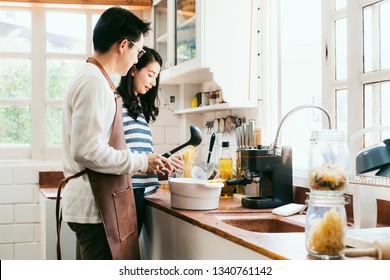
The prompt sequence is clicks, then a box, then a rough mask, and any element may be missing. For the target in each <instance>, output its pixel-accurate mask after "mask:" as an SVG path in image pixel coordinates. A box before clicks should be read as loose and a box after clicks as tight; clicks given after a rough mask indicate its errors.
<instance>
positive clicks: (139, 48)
mask: <svg viewBox="0 0 390 280" xmlns="http://www.w3.org/2000/svg"><path fill="white" fill-rule="evenodd" d="M130 43H132V44H133V45H134V46H136V47H137V49H138V59H140V58H141V56H143V55H144V54H145V53H146V51H145V50H144V49H143V48H141V47H140V46H138V45H137V44H136V43H134V42H133V41H130Z"/></svg>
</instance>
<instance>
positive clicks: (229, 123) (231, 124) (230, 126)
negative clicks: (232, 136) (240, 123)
mask: <svg viewBox="0 0 390 280" xmlns="http://www.w3.org/2000/svg"><path fill="white" fill-rule="evenodd" d="M235 127H236V117H233V116H227V117H226V120H225V130H226V131H227V132H231V131H232V130H234V129H235Z"/></svg>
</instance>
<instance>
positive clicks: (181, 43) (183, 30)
mask: <svg viewBox="0 0 390 280" xmlns="http://www.w3.org/2000/svg"><path fill="white" fill-rule="evenodd" d="M194 3H195V1H193V2H191V1H179V0H176V8H177V10H176V42H175V44H176V64H180V63H182V62H185V61H187V60H190V59H193V58H195V56H196V37H195V35H196V6H195V4H194Z"/></svg>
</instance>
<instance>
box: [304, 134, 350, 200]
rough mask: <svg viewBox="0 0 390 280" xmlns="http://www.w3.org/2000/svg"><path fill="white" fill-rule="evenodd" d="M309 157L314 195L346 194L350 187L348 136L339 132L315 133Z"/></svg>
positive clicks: (310, 179)
mask: <svg viewBox="0 0 390 280" xmlns="http://www.w3.org/2000/svg"><path fill="white" fill-rule="evenodd" d="M310 141H311V149H310V155H309V183H310V190H311V192H312V193H322V194H326V195H334V194H336V195H339V194H340V195H341V194H344V193H345V191H346V189H347V185H348V171H349V152H348V145H347V138H346V134H345V133H344V132H343V131H338V130H320V131H313V132H312V137H311V139H310Z"/></svg>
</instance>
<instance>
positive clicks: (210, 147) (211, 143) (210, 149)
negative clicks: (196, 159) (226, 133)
mask: <svg viewBox="0 0 390 280" xmlns="http://www.w3.org/2000/svg"><path fill="white" fill-rule="evenodd" d="M214 142H215V133H213V134H211V137H210V146H209V155H208V156H207V163H210V157H211V152H212V151H213V147H214Z"/></svg>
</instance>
